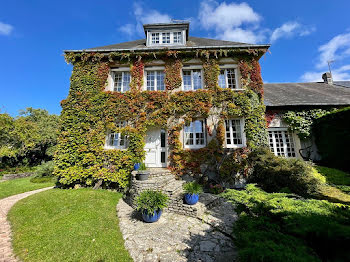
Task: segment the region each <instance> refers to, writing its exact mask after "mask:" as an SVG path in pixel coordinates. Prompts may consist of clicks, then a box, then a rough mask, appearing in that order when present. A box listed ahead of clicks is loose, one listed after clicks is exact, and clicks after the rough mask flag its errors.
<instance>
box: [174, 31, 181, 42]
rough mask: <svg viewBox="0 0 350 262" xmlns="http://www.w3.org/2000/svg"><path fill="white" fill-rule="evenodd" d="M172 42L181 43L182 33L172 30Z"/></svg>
mask: <svg viewBox="0 0 350 262" xmlns="http://www.w3.org/2000/svg"><path fill="white" fill-rule="evenodd" d="M173 36H174V44H178V43H182V33H181V32H174V35H173Z"/></svg>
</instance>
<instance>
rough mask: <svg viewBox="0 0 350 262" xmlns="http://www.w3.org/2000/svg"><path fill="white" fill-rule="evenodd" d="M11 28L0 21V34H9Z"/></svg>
mask: <svg viewBox="0 0 350 262" xmlns="http://www.w3.org/2000/svg"><path fill="white" fill-rule="evenodd" d="M12 30H13V26H12V25H9V24H5V23H2V22H0V35H9V34H11V32H12Z"/></svg>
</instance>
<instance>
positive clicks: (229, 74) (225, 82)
mask: <svg viewBox="0 0 350 262" xmlns="http://www.w3.org/2000/svg"><path fill="white" fill-rule="evenodd" d="M219 86H220V87H221V88H230V89H236V88H237V85H236V69H233V68H231V69H221V70H220V75H219Z"/></svg>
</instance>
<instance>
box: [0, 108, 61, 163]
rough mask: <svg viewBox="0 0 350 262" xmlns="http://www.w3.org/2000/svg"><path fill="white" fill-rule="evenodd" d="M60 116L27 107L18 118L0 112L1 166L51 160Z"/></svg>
mask: <svg viewBox="0 0 350 262" xmlns="http://www.w3.org/2000/svg"><path fill="white" fill-rule="evenodd" d="M58 125H59V116H58V115H50V114H49V113H48V112H47V111H46V110H44V109H34V108H31V107H30V108H27V109H26V110H23V111H21V112H20V114H19V116H18V117H15V118H13V117H11V116H10V115H9V114H6V113H5V114H0V160H1V163H0V166H14V165H19V164H29V165H34V164H38V163H40V162H41V161H43V160H45V161H46V160H50V159H51V158H52V156H53V153H54V148H55V145H56V141H57V132H58Z"/></svg>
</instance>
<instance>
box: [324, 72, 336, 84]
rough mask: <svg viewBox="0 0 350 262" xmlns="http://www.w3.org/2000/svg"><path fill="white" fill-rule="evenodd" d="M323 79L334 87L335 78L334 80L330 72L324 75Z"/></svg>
mask: <svg viewBox="0 0 350 262" xmlns="http://www.w3.org/2000/svg"><path fill="white" fill-rule="evenodd" d="M322 79H323V81H324V83H325V84H328V85H333V78H332V74H331V73H330V72H326V73H324V74H323V75H322Z"/></svg>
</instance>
